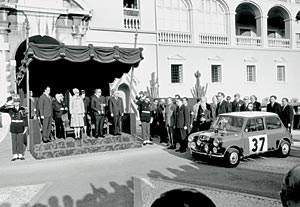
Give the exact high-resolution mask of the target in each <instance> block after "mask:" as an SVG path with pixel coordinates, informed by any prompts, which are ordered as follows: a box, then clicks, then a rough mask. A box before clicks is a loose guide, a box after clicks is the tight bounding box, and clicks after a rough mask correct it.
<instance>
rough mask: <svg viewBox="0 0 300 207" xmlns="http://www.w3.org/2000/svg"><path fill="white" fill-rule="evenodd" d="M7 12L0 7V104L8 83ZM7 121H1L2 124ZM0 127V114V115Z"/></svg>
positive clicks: (5, 93)
mask: <svg viewBox="0 0 300 207" xmlns="http://www.w3.org/2000/svg"><path fill="white" fill-rule="evenodd" d="M8 13H9V10H6V9H0V94H1V96H0V105H2V104H4V103H5V101H6V98H7V97H8V95H9V90H10V89H11V85H10V80H9V78H10V76H11V74H10V65H9V53H8V52H9V45H8V33H9V28H8V24H9V22H8ZM6 124H8V123H3V126H4V125H6ZM0 126H1V127H2V116H1V117H0Z"/></svg>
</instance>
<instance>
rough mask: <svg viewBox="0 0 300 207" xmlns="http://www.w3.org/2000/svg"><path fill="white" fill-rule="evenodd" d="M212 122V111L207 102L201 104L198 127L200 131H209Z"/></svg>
mask: <svg viewBox="0 0 300 207" xmlns="http://www.w3.org/2000/svg"><path fill="white" fill-rule="evenodd" d="M211 122H212V115H211V111H210V110H209V109H208V108H207V104H206V103H205V102H201V104H200V106H199V110H198V115H197V125H198V130H199V131H204V130H208V129H209V128H210V125H211Z"/></svg>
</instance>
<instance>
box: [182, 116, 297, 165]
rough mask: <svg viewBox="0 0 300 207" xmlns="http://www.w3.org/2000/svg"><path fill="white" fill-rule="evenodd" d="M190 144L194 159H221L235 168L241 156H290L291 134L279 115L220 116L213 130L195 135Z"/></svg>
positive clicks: (192, 135) (192, 136) (190, 136)
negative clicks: (272, 153)
mask: <svg viewBox="0 0 300 207" xmlns="http://www.w3.org/2000/svg"><path fill="white" fill-rule="evenodd" d="M188 141H189V143H188V146H189V149H190V152H191V154H192V156H193V157H194V158H197V157H199V156H197V155H202V156H206V157H217V158H222V159H224V160H225V162H226V164H227V166H229V167H236V166H238V164H239V162H240V159H241V158H242V157H247V156H250V155H253V154H260V153H264V152H268V151H277V152H278V155H279V156H280V157H287V156H288V155H289V154H290V150H291V144H292V135H291V134H290V132H289V131H288V130H287V129H286V128H285V126H284V125H283V123H282V122H281V120H280V118H279V117H278V115H277V114H274V113H269V112H257V111H255V112H250V111H247V112H232V113H226V114H220V115H219V116H218V117H217V120H216V121H215V122H214V124H213V125H212V127H211V129H210V130H208V131H201V132H196V133H193V134H191V135H189V137H188Z"/></svg>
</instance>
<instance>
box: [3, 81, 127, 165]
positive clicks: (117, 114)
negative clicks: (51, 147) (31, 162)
mask: <svg viewBox="0 0 300 207" xmlns="http://www.w3.org/2000/svg"><path fill="white" fill-rule="evenodd" d="M50 92H51V89H50V87H46V88H45V90H44V92H43V94H42V95H41V96H40V97H39V98H34V97H33V93H32V91H30V93H29V107H27V99H26V98H25V99H24V100H23V102H22V103H21V100H20V97H19V95H18V94H12V95H11V96H10V97H9V98H8V99H7V101H6V103H5V104H4V105H3V106H2V107H0V112H4V113H9V115H10V117H11V125H10V132H11V134H12V151H13V158H12V161H15V160H17V159H21V160H23V159H25V158H24V141H25V139H26V138H24V137H25V136H24V135H26V133H27V126H28V121H27V116H29V117H30V119H36V120H38V122H39V123H40V128H41V132H42V141H43V142H44V143H48V142H51V141H53V139H56V138H66V129H65V126H66V122H68V124H69V125H70V127H71V128H73V129H74V138H75V139H81V138H82V137H83V135H87V136H94V137H95V138H99V137H104V124H105V122H107V119H110V123H111V125H112V135H120V133H121V121H122V119H121V117H122V116H123V114H124V106H123V101H122V98H121V97H120V95H119V93H118V91H115V90H112V91H111V96H110V97H104V96H102V95H101V94H102V91H101V89H99V88H97V89H95V90H94V95H92V96H91V97H87V96H86V94H85V90H81V91H79V90H78V89H77V88H74V89H73V90H72V92H73V95H72V97H71V98H70V100H69V102H68V103H67V102H66V100H65V99H64V95H63V94H61V93H57V94H55V96H54V97H51V96H50ZM53 129H55V130H53ZM92 129H94V130H92ZM53 131H54V132H55V134H54V135H53Z"/></svg>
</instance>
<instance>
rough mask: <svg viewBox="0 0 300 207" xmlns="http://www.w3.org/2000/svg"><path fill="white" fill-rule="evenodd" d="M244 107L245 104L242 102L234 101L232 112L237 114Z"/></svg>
mask: <svg viewBox="0 0 300 207" xmlns="http://www.w3.org/2000/svg"><path fill="white" fill-rule="evenodd" d="M243 105H244V102H243V101H242V100H239V101H236V100H234V101H233V102H232V108H231V109H232V112H236V111H242V110H241V108H242V106H243Z"/></svg>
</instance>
